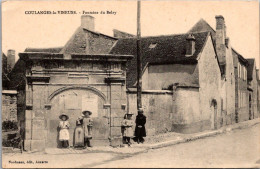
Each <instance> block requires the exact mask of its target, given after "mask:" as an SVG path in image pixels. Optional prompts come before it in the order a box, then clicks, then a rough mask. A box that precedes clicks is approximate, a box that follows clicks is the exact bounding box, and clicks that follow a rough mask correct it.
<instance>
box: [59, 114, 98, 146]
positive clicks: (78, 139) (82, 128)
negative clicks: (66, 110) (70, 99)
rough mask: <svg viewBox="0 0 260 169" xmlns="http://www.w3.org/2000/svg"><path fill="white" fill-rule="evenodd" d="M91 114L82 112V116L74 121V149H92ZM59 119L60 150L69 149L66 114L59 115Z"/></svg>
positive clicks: (67, 117)
mask: <svg viewBox="0 0 260 169" xmlns="http://www.w3.org/2000/svg"><path fill="white" fill-rule="evenodd" d="M91 114H92V112H90V111H83V112H82V116H80V117H79V118H78V119H77V121H76V129H75V132H74V134H75V135H74V138H75V140H74V147H83V148H86V147H92V145H91V142H90V141H91V139H92V126H93V120H92V118H91V117H90V116H91ZM59 118H60V119H61V121H60V123H59V129H60V131H59V141H60V142H61V148H69V139H70V137H69V127H70V124H69V121H68V119H69V116H68V115H66V114H61V115H60V117H59Z"/></svg>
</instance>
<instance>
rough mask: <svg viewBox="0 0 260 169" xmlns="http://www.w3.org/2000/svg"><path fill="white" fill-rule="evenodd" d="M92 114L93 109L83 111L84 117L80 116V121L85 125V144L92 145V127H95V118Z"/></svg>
mask: <svg viewBox="0 0 260 169" xmlns="http://www.w3.org/2000/svg"><path fill="white" fill-rule="evenodd" d="M91 114H92V112H91V111H83V112H82V115H83V116H82V117H80V118H79V121H80V123H81V124H82V126H83V130H84V146H85V147H86V146H87V147H92V145H91V142H90V141H91V139H92V127H93V120H92V118H91V117H90V116H91Z"/></svg>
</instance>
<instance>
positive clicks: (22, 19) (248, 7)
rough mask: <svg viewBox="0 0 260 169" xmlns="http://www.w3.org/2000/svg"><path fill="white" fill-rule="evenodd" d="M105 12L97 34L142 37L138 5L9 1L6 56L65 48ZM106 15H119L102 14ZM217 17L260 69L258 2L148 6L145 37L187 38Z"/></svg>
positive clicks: (143, 8)
mask: <svg viewBox="0 0 260 169" xmlns="http://www.w3.org/2000/svg"><path fill="white" fill-rule="evenodd" d="M25 11H76V12H77V14H45V15H43V14H42V15H40V14H34V15H31V14H25ZM83 11H86V12H92V11H95V12H99V14H93V15H92V16H94V17H95V30H96V31H98V32H101V33H104V34H107V35H110V36H112V35H113V33H112V30H113V29H118V30H121V31H124V32H128V33H131V34H136V16H137V15H136V13H137V12H136V11H137V3H136V1H124V2H123V1H73V2H72V1H51V2H50V1H20V2H19V1H11V2H10V1H8V2H4V3H2V51H3V52H4V53H6V52H7V50H8V49H14V50H16V54H17V56H16V60H17V59H18V53H19V52H23V51H24V50H25V48H27V47H40V48H45V47H60V46H64V45H65V44H66V42H67V41H68V40H69V38H70V37H71V36H72V35H73V33H74V32H75V31H76V29H77V27H78V26H80V16H81V15H82V12H83ZM101 11H104V12H105V13H107V11H113V12H116V14H115V15H114V14H100V12H101ZM216 15H222V16H223V17H224V18H225V22H226V26H227V36H228V37H229V38H230V42H231V45H232V47H233V48H234V49H236V51H238V52H239V53H240V54H241V55H242V56H244V57H245V58H255V59H256V63H257V67H258V68H259V2H258V1H142V2H141V34H142V36H155V35H168V34H178V33H185V32H187V31H188V30H189V29H190V28H191V27H192V26H193V25H194V24H195V23H196V22H197V21H199V20H200V19H201V18H203V19H204V20H206V21H207V22H208V23H209V24H210V25H211V26H212V27H213V28H214V29H215V27H216V20H215V16H216Z"/></svg>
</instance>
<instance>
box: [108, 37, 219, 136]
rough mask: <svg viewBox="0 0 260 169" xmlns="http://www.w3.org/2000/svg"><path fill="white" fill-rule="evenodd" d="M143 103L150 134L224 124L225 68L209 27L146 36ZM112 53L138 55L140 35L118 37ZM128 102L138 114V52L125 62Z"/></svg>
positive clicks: (188, 130) (143, 41)
mask: <svg viewBox="0 0 260 169" xmlns="http://www.w3.org/2000/svg"><path fill="white" fill-rule="evenodd" d="M141 44H142V48H141V51H142V53H141V55H142V67H143V74H142V85H143V87H142V88H143V96H142V102H143V103H142V104H143V108H144V113H145V115H146V116H147V119H148V122H147V129H148V134H155V133H160V132H165V131H176V132H182V133H192V132H198V131H202V130H206V129H216V128H218V127H220V126H222V125H223V115H222V114H221V101H220V95H219V88H220V87H221V86H220V84H221V83H220V82H221V70H220V66H219V62H218V58H217V54H216V51H215V48H214V46H213V41H212V36H211V33H210V32H201V33H186V34H179V35H169V36H167V35H166V36H155V37H143V38H142V39H141ZM110 53H111V54H128V55H135V56H136V54H135V53H136V38H123V39H119V40H118V41H117V43H116V45H115V46H114V48H112V50H111V52H110ZM126 76H127V88H128V105H129V110H128V111H130V112H133V113H134V114H136V89H135V88H134V87H135V85H136V57H134V59H132V60H131V61H129V62H128V63H127V74H126Z"/></svg>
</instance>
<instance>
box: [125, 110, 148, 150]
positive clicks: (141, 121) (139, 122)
mask: <svg viewBox="0 0 260 169" xmlns="http://www.w3.org/2000/svg"><path fill="white" fill-rule="evenodd" d="M132 116H133V113H127V114H125V116H124V120H123V121H122V125H121V131H122V135H123V144H128V146H131V138H133V140H134V141H136V142H137V143H138V144H139V143H143V142H144V138H143V137H146V130H145V123H146V116H145V115H144V114H143V110H142V109H139V110H138V115H137V116H136V119H135V123H136V125H135V131H133V126H134V121H133V120H132Z"/></svg>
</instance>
